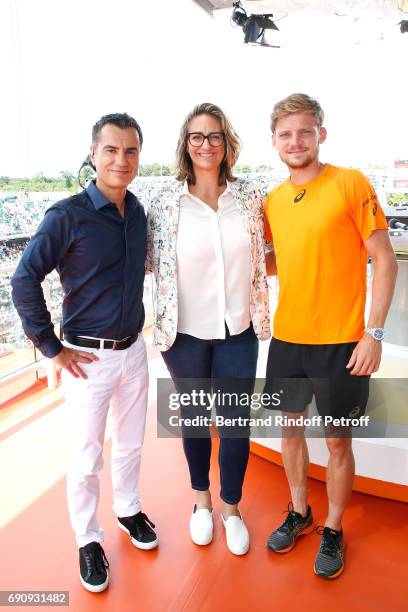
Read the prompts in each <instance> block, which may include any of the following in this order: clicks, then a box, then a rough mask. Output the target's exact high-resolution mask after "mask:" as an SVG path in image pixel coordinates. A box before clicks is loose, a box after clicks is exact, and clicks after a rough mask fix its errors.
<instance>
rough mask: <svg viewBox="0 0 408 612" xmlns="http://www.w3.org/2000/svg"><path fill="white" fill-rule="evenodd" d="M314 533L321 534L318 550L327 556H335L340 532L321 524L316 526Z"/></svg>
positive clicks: (338, 546)
mask: <svg viewBox="0 0 408 612" xmlns="http://www.w3.org/2000/svg"><path fill="white" fill-rule="evenodd" d="M316 533H317V534H319V535H321V536H322V543H321V544H320V552H321V553H322V554H323V555H327V556H328V557H336V556H337V553H338V551H339V549H340V541H341V540H340V537H341V533H338V532H335V531H334V530H333V529H330V527H324V526H323V525H318V527H316Z"/></svg>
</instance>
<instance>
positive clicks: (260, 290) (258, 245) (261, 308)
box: [146, 179, 270, 351]
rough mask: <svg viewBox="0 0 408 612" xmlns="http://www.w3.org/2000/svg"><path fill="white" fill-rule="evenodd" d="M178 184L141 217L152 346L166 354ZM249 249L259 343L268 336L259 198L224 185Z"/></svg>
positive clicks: (239, 184)
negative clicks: (149, 279)
mask: <svg viewBox="0 0 408 612" xmlns="http://www.w3.org/2000/svg"><path fill="white" fill-rule="evenodd" d="M182 189H183V185H182V183H179V182H177V181H174V184H171V186H170V187H167V188H166V189H165V190H163V191H161V192H160V193H159V194H158V195H157V196H156V197H155V198H154V199H153V200H152V201H151V202H150V205H149V208H148V214H147V249H148V257H147V264H146V268H147V271H149V272H153V274H154V281H155V282H154V288H153V312H154V315H153V323H154V331H153V336H154V339H153V343H154V346H156V347H157V348H158V349H159V350H160V351H167V350H168V349H169V348H170V347H171V345H172V344H173V342H174V340H175V338H176V334H177V317H178V310H177V252H176V243H177V227H178V220H179V212H180V197H181V194H182ZM230 189H231V192H232V195H233V196H234V199H235V202H236V205H237V208H238V210H239V212H240V213H241V215H242V218H243V221H244V224H245V228H246V230H247V233H248V239H249V242H250V247H251V290H250V313H251V320H252V324H253V326H254V331H255V333H256V335H257V337H258V338H259V339H260V340H267V339H268V338H269V337H270V322H269V299H268V284H267V277H266V264H265V227H264V213H263V209H264V197H263V195H262V193H261V191H260V189H259V187H258V185H257V184H256V183H255V182H253V181H249V180H247V179H237V180H236V181H233V182H231V183H230Z"/></svg>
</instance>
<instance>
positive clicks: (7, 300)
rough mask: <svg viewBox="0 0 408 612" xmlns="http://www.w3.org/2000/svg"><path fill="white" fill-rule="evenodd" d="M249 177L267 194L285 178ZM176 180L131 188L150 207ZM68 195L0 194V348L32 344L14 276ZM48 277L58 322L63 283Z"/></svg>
mask: <svg viewBox="0 0 408 612" xmlns="http://www.w3.org/2000/svg"><path fill="white" fill-rule="evenodd" d="M248 176H249V178H251V179H253V180H255V181H257V182H258V183H259V185H260V186H261V189H262V191H263V192H264V193H265V194H266V193H267V192H268V191H270V190H271V189H272V187H273V186H274V185H276V184H277V183H278V182H280V181H281V180H282V177H279V178H275V177H272V175H270V174H256V175H255V174H251V175H248ZM174 180H175V179H174V177H172V176H163V177H160V176H152V177H138V178H137V179H136V180H135V181H134V182H133V183H132V184H131V185H130V189H131V191H132V192H133V193H134V194H135V195H136V196H137V197H138V198H139V200H140V201H141V203H142V204H143V205H144V206H147V205H148V203H149V201H151V200H152V199H153V198H154V197H155V196H156V195H157V194H158V193H159V192H160V190H161V189H163V188H165V187H167V186H168V184H169V183H171V182H174ZM66 195H67V194H65V193H60V192H51V193H47V194H41V193H25V192H21V193H18V194H16V195H12V194H4V193H3V194H0V348H1V346H3V349H4V348H5V347H8V348H10V347H11V346H12V347H20V348H22V347H26V346H29V343H28V340H27V339H26V338H25V335H24V333H23V330H22V328H21V324H20V321H19V319H18V317H17V313H16V312H15V310H14V307H13V304H12V300H11V287H10V277H11V275H12V274H13V270H14V268H15V265H16V264H17V262H18V260H19V258H20V257H21V255H22V253H23V251H24V249H25V247H26V246H27V244H28V241H29V239H30V236H31V235H32V234H33V233H34V232H35V230H36V229H37V227H38V225H39V223H40V222H41V220H42V218H43V217H44V213H45V211H46V210H47V208H49V206H51V205H52V204H53V202H54V201H56V200H60V199H62V198H64V197H65V196H66ZM46 280H47V283H48V284H49V287H50V295H51V308H52V316H53V321H54V322H55V323H58V322H59V321H60V319H61V304H62V291H61V286H60V282H59V279H58V276H57V274H56V272H53V273H52V274H50V275H49V276H48V277H47V279H46ZM149 292H150V281H148V280H146V295H147V294H148V293H149ZM150 311H151V305H150V300H148V299H146V322H147V323H148V322H149V319H150V318H151V313H150Z"/></svg>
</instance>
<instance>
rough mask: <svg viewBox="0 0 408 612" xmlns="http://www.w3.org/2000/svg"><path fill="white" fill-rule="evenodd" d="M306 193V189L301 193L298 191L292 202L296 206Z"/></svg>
mask: <svg viewBox="0 0 408 612" xmlns="http://www.w3.org/2000/svg"><path fill="white" fill-rule="evenodd" d="M305 193H306V189H302V191H299V193H298V194H297V196H296V197H295V198H294V200H293V202H294V203H295V204H297V203H298V202H300V200H301V199H302V198H303V196H304V195H305Z"/></svg>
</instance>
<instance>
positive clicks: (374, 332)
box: [365, 327, 384, 342]
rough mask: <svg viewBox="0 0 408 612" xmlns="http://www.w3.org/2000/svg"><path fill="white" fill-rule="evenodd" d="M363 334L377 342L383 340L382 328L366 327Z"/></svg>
mask: <svg viewBox="0 0 408 612" xmlns="http://www.w3.org/2000/svg"><path fill="white" fill-rule="evenodd" d="M365 332H366V334H368V335H369V336H371V337H372V338H374V340H378V341H379V342H381V340H383V339H384V330H383V328H382V327H366V330H365Z"/></svg>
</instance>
